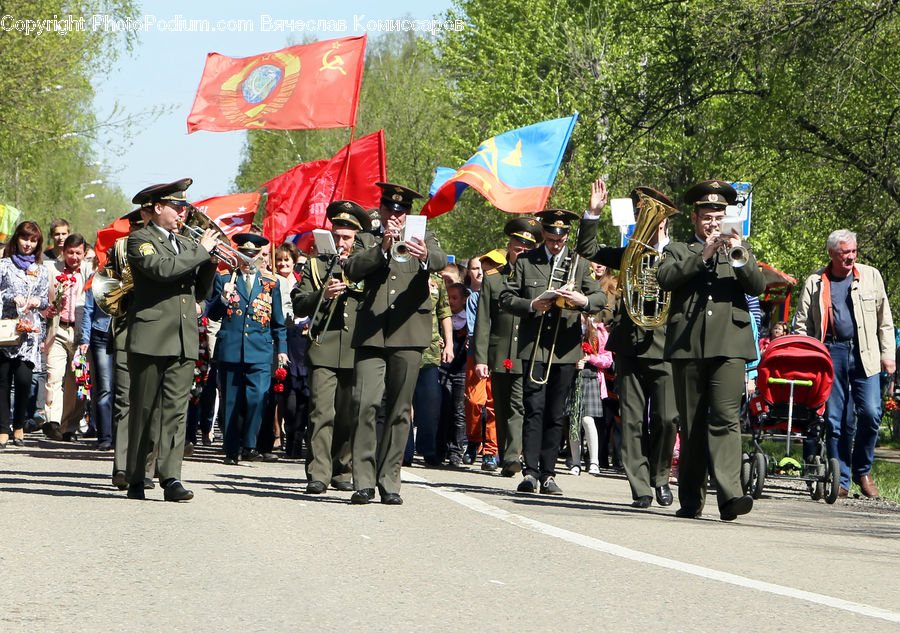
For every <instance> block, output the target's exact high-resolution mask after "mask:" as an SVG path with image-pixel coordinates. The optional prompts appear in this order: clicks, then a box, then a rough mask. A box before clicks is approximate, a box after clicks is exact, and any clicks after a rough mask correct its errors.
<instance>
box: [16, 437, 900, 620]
mask: <svg viewBox="0 0 900 633" xmlns="http://www.w3.org/2000/svg"><path fill="white" fill-rule="evenodd" d="M110 469H111V456H110V454H108V453H106V454H100V453H96V452H93V451H91V450H87V449H86V447H84V446H83V445H66V444H62V443H50V442H45V441H43V440H42V441H40V446H39V445H38V441H37V440H33V439H29V440H28V445H27V446H26V447H25V448H24V449H21V448H20V449H13V448H10V449H7V450H5V451H3V452H2V453H0V528H2V530H3V532H4V534H5V535H6V547H4V548H3V549H2V550H0V631H3V632H4V633H12V632H19V631H42V632H43V631H117V630H122V631H126V630H127V631H129V632H143V631H191V632H197V631H224V630H231V631H288V630H290V631H307V630H316V631H392V632H405V631H410V632H412V631H416V632H431V631H461V630H473V629H474V630H476V631H491V632H492V633H493V632H495V631H500V632H505V631H517V632H530V631H579V630H605V631H723V630H729V629H738V630H742V629H752V630H755V631H790V632H791V633H796V632H797V631H807V630H824V631H829V630H840V631H859V630H864V631H867V632H868V631H873V632H874V631H897V630H898V629H900V546H898V543H900V540H898V537H900V512H898V511H896V510H895V509H891V508H885V507H884V506H883V505H882V504H870V503H867V502H866V501H859V500H850V501H839V502H838V503H837V504H835V505H834V506H828V505H826V504H825V503H824V502H813V501H812V500H811V499H810V498H809V497H808V496H807V495H806V494H804V493H803V492H802V491H801V490H798V489H796V488H794V487H792V486H790V485H784V484H781V485H778V486H769V487H767V488H766V491H765V493H764V496H763V498H762V499H760V500H759V501H758V502H757V504H756V506H755V507H754V510H753V512H752V513H751V514H750V515H747V516H745V517H741V518H739V519H738V521H736V522H734V523H724V522H721V521H719V520H718V513H717V512H716V511H715V506H714V499H712V498H710V499H709V500H708V501H709V502H708V505H707V508H708V509H709V511H708V512H707V514H709V515H710V516H711V517H713V518H703V519H700V520H687V519H677V518H675V516H674V511H675V508H676V507H677V501H676V504H675V505H674V506H672V507H670V508H660V507H658V506H656V505H653V506H651V508H650V509H648V510H635V509H632V508H630V507H629V504H630V501H631V499H630V494H629V489H628V486H627V483H626V482H625V480H624V478H623V477H622V476H620V475H614V474H608V475H607V476H604V477H599V478H598V477H592V476H589V475H587V474H582V475H581V476H580V477H573V476H568V475H560V476H559V477H558V483H559V484H560V486H561V487H562V488H563V490H564V491H565V493H566V494H565V496H563V497H546V496H539V495H528V496H523V495H520V494H516V493H515V486H516V484H517V483H518V481H519V478H518V477H517V478H514V479H504V478H501V477H499V476H497V475H492V474H488V473H484V472H482V471H480V470H477V469H475V468H471V467H470V468H468V469H465V470H435V469H425V468H421V467H416V466H414V467H412V468H409V469H404V479H405V480H406V481H405V483H404V485H403V489H402V494H403V498H404V500H405V504H404V505H403V506H399V507H395V506H383V505H381V504H379V503H375V504H372V505H369V506H351V505H349V504H348V503H347V502H348V499H349V497H350V493H342V492H334V491H329V492H328V493H327V494H326V495H323V496H317V497H316V496H308V495H305V494H304V492H303V491H304V489H305V483H306V482H305V480H304V474H303V468H302V465H301V464H300V463H299V462H294V461H282V462H279V463H275V464H264V463H257V464H253V465H246V466H244V465H242V466H238V467H234V466H228V467H226V466H224V465H223V464H221V462H220V456H219V455H218V454H216V453H214V452H213V451H212V449H200V450H198V453H197V455H196V456H195V457H193V458H189V459H188V460H187V463H186V464H185V468H184V474H185V480H186V481H185V483H186V485H187V486H188V487H189V488H192V489H193V490H194V492H195V493H196V497H195V499H194V500H193V501H191V502H190V503H183V504H175V503H165V502H163V501H162V492H161V491H160V490H159V488H156V489H155V490H152V491H148V500H147V501H144V502H139V501H132V500H128V499H126V498H125V494H124V493H122V492H119V491H117V490H116V489H114V488H113V487H112V486H111V484H110Z"/></svg>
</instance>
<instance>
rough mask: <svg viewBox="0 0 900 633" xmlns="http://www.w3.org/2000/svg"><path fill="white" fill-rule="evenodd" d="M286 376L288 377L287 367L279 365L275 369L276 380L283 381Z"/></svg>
mask: <svg viewBox="0 0 900 633" xmlns="http://www.w3.org/2000/svg"><path fill="white" fill-rule="evenodd" d="M285 378H287V369H285V368H284V367H279V368H278V369H276V370H275V380H279V381H281V380H284V379H285Z"/></svg>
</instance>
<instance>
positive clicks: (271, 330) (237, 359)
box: [209, 233, 287, 463]
mask: <svg viewBox="0 0 900 633" xmlns="http://www.w3.org/2000/svg"><path fill="white" fill-rule="evenodd" d="M232 239H233V240H234V241H235V243H236V244H238V250H240V251H241V252H243V253H244V254H246V255H248V256H255V255H256V254H258V253H259V250H260V249H261V248H262V247H263V246H265V244H268V240H266V239H265V238H263V237H262V236H259V235H252V234H249V233H245V234H238V235H235V236H234V237H233V238H232ZM247 243H255V244H256V248H255V249H253V248H250V247H248V246H246V244H247ZM231 278H232V273H231V272H222V273H220V274H219V275H218V276H217V277H216V282H215V286H214V287H213V294H212V303H211V305H210V308H209V318H210V319H213V320H216V321H219V320H221V321H222V326H221V327H220V328H219V331H218V332H217V333H216V345H215V352H214V358H215V360H216V362H217V363H218V373H219V384H220V386H221V389H222V396H223V399H224V400H225V407H224V415H225V440H224V448H225V458H226V460H228V463H237V461H238V458H239V451H240V458H241V459H246V460H251V461H255V460H258V459H261V456H260V455H259V453H258V452H257V451H256V438H257V435H258V434H259V428H260V425H261V424H262V421H263V413H264V410H265V405H266V398H267V396H268V393H269V385H270V384H271V382H272V362H273V360H274V357H275V355H276V354H287V343H286V330H285V325H284V311H283V310H282V307H281V292H280V291H279V289H278V279H277V278H276V277H275V276H274V275H273V274H272V273H270V272H268V271H265V270H260V271H258V272H249V273H244V272H238V273H236V274H235V276H234V292H232V293H231V294H230V295H228V296H226V293H225V283H226V282H228V281H229V280H230V279H231ZM248 283H249V284H250V287H249V288H248V287H247V286H248Z"/></svg>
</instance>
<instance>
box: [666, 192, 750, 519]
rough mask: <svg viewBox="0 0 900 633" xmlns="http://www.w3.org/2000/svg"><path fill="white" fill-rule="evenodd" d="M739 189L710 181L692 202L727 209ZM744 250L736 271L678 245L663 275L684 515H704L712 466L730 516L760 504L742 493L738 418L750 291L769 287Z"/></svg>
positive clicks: (695, 246) (695, 245) (718, 258)
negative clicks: (678, 425) (667, 299)
mask: <svg viewBox="0 0 900 633" xmlns="http://www.w3.org/2000/svg"><path fill="white" fill-rule="evenodd" d="M713 182H714V183H716V186H715V187H713V186H712V184H711V183H713ZM710 188H712V190H713V191H710ZM733 191H734V190H733V189H732V188H731V187H730V185H727V183H722V182H721V181H708V182H704V183H698V185H695V186H694V187H692V188H691V190H689V191H688V192H687V194H685V199H686V200H687V201H688V203H689V204H690V203H691V202H693V201H697V207H698V209H703V208H706V206H709V207H710V208H713V209H718V210H721V211H724V208H725V203H726V201H728V200H730V202H731V203H733V200H734V197H736V193H734V194H733V195H732V192H733ZM713 197H714V198H713ZM710 198H713V199H712V200H710ZM723 198H724V199H723ZM714 205H715V206H714ZM696 213H697V211H695V214H696ZM744 246H745V247H747V248H748V253H749V256H748V260H747V263H746V265H744V266H742V267H739V268H734V267H732V266H731V265H730V264H729V263H728V261H727V258H726V256H725V254H724V253H722V252H721V250H719V251H716V253H715V254H714V255H713V256H712V257H711V258H710V259H709V260H708V261H704V260H703V255H702V253H703V249H704V243H703V242H701V241H699V239H695V240H694V241H693V242H691V243H689V244H685V243H672V244H669V245H668V246H667V247H666V249H665V256H664V258H663V261H662V263H661V264H660V266H659V271H658V274H657V278H658V280H659V285H660V287H661V288H662V289H663V290H668V291H670V292H671V293H672V294H671V299H670V309H669V321H668V329H667V332H666V344H665V351H664V355H665V358H667V359H669V360H671V361H672V375H673V379H674V383H675V398H676V403H677V406H678V412H679V415H680V418H681V453H680V458H679V462H678V463H679V466H678V469H679V476H678V500H679V503H680V504H681V508H680V509H679V511H678V515H679V516H683V517H694V516H698V515H699V514H700V512H701V511H702V510H703V506H704V503H705V500H706V480H707V470H708V464H709V466H711V469H712V474H713V476H714V477H715V479H716V486H717V501H718V505H719V512H720V515H721V517H722V518H723V519H726V520H731V519H734V518H735V517H736V515H738V514H744V513H745V512H749V510H750V508H752V505H753V501H752V499H751V498H749V497H746V496H742V489H741V482H740V467H741V435H740V425H739V420H738V415H739V409H740V403H741V396H742V394H743V392H744V384H745V380H746V377H745V364H746V363H747V362H748V361H750V360H754V359H755V358H756V353H757V352H756V343H755V340H754V337H753V329H752V326H751V324H750V319H752V318H753V317H752V316H751V315H750V313H749V311H748V307H747V299H746V297H745V294H748V295H751V296H753V295H758V294H759V293H761V292H762V291H763V290H764V289H765V285H766V284H765V279H764V278H763V275H762V272H761V271H760V270H759V266H758V265H757V263H756V258H755V257H754V256H753V253H752V251H749V247H748V245H747V244H744ZM735 508H738V509H737V510H735Z"/></svg>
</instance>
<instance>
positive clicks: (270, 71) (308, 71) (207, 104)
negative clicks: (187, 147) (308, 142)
mask: <svg viewBox="0 0 900 633" xmlns="http://www.w3.org/2000/svg"><path fill="white" fill-rule="evenodd" d="M365 51H366V36H365V35H362V36H360V37H344V38H340V39H336V40H325V41H323V42H314V43H312V44H305V45H302V46H290V47H288V48H284V49H281V50H280V51H275V52H273V53H264V54H262V55H254V56H253V57H243V58H233V57H226V56H224V55H220V54H218V53H210V54H209V55H207V57H206V67H205V68H204V69H203V76H202V77H201V78H200V87H199V88H198V89H197V96H196V98H195V99H194V107H193V108H191V113H190V114H189V115H188V120H187V126H188V134H190V133H191V132H194V131H196V130H210V131H211V132H225V131H228V130H243V129H270V130H309V129H316V128H331V127H351V126H354V125H356V109H357V105H358V102H359V83H360V80H361V79H362V69H363V60H364V57H365Z"/></svg>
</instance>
